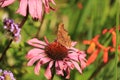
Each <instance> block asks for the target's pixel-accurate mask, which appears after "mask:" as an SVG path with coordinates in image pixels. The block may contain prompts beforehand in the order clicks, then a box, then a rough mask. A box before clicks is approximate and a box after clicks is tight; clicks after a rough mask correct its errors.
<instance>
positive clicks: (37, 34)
mask: <svg viewBox="0 0 120 80" xmlns="http://www.w3.org/2000/svg"><path fill="white" fill-rule="evenodd" d="M44 19H45V12H44V13H43V17H42V20H41V23H40V26H39V28H38V31H37V33H36V35H35V37H36V38H39V33H40V30H41V27H42V25H43V21H44Z"/></svg>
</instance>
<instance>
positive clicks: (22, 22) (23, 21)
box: [19, 13, 28, 28]
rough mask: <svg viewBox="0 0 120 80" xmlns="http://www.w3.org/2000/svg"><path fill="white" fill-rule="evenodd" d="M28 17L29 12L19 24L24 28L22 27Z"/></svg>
mask: <svg viewBox="0 0 120 80" xmlns="http://www.w3.org/2000/svg"><path fill="white" fill-rule="evenodd" d="M27 18H28V13H27V15H26V16H25V17H24V18H23V20H22V21H21V23H20V24H19V28H22V27H23V25H24V24H25V22H26V20H27Z"/></svg>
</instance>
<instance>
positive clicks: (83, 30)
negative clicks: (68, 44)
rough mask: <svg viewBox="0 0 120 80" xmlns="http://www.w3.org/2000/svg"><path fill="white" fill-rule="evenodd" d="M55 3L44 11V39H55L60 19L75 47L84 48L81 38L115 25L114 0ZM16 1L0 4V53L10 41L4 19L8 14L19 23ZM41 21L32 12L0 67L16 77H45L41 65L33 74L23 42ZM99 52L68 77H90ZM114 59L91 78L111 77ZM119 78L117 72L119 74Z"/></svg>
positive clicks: (62, 0)
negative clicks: (51, 8) (36, 72)
mask: <svg viewBox="0 0 120 80" xmlns="http://www.w3.org/2000/svg"><path fill="white" fill-rule="evenodd" d="M55 2H56V5H52V6H53V7H54V8H55V9H56V10H55V11H51V12H50V14H45V18H44V20H43V23H42V26H41V30H40V33H39V36H38V37H39V39H41V40H43V37H44V36H46V37H47V38H48V40H49V41H50V42H52V41H54V39H56V36H57V35H56V33H57V28H58V24H59V23H61V22H62V23H64V25H65V29H66V30H67V31H68V32H69V35H70V36H71V39H72V40H73V41H77V42H78V44H77V46H76V48H78V49H80V50H86V49H87V46H86V45H84V44H83V43H82V42H83V40H86V39H87V40H90V39H92V38H93V37H94V36H95V35H97V34H101V32H102V30H103V29H105V28H108V29H110V28H112V27H114V26H115V25H116V13H117V10H119V8H117V7H116V3H117V2H116V0H55ZM17 8H18V2H16V3H14V4H13V5H10V6H9V7H6V8H0V56H1V55H2V52H3V51H4V49H5V47H6V46H7V44H8V42H9V36H7V34H6V32H5V31H4V29H3V19H4V18H6V17H8V18H12V19H14V20H15V22H16V23H20V21H21V20H22V18H23V17H22V16H20V15H19V14H16V13H15V11H16V10H17ZM40 25H41V23H40V22H39V21H33V20H32V18H31V16H29V18H28V19H27V22H26V23H25V25H24V26H23V28H22V30H21V35H22V38H21V41H20V42H19V43H15V42H13V43H12V44H11V45H10V48H9V49H8V51H7V54H6V56H5V57H4V60H2V62H0V68H1V69H7V70H11V71H12V72H13V73H14V75H15V77H16V79H17V80H46V78H45V77H44V68H42V69H41V71H40V75H39V76H36V75H35V74H34V66H32V67H28V66H27V65H26V64H27V62H28V61H27V60H26V58H25V55H26V54H27V52H28V51H29V50H30V49H31V48H32V47H30V46H29V45H28V44H27V43H26V42H27V40H29V39H31V38H33V37H35V36H36V33H37V31H38V29H39V26H40ZM100 41H101V42H102V43H103V45H106V44H111V42H110V41H109V40H108V39H106V36H102V38H100ZM101 56H102V55H99V57H98V58H97V60H96V61H95V62H94V63H93V64H92V65H90V66H88V67H86V68H85V69H84V70H83V74H80V73H78V71H77V70H73V71H71V79H70V80H89V77H90V76H91V75H92V74H93V72H94V71H95V70H96V69H97V68H98V66H99V64H100V62H101ZM118 71H119V72H118V74H120V62H119V63H118ZM113 76H114V60H111V61H109V63H108V64H106V65H105V66H104V67H103V68H102V69H101V70H100V71H99V72H98V74H97V75H96V76H94V79H93V80H114V79H113ZM54 80H61V79H60V77H59V76H57V75H55V77H54ZM118 80H120V76H119V75H118Z"/></svg>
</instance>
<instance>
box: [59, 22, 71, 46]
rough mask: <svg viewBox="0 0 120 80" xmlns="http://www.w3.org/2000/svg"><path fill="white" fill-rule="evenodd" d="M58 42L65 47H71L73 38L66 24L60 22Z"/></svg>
mask: <svg viewBox="0 0 120 80" xmlns="http://www.w3.org/2000/svg"><path fill="white" fill-rule="evenodd" d="M57 42H59V43H60V44H61V45H63V46H65V47H71V42H72V41H71V39H70V36H69V35H68V32H67V31H66V30H65V28H64V24H62V23H61V24H59V26H58V32H57Z"/></svg>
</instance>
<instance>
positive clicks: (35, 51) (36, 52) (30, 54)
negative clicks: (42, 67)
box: [26, 48, 44, 59]
mask: <svg viewBox="0 0 120 80" xmlns="http://www.w3.org/2000/svg"><path fill="white" fill-rule="evenodd" d="M40 53H44V50H42V49H38V48H34V49H31V50H30V51H29V52H28V53H27V55H26V58H27V59H31V58H33V57H35V56H37V55H39V54H40ZM42 55H43V54H42Z"/></svg>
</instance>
